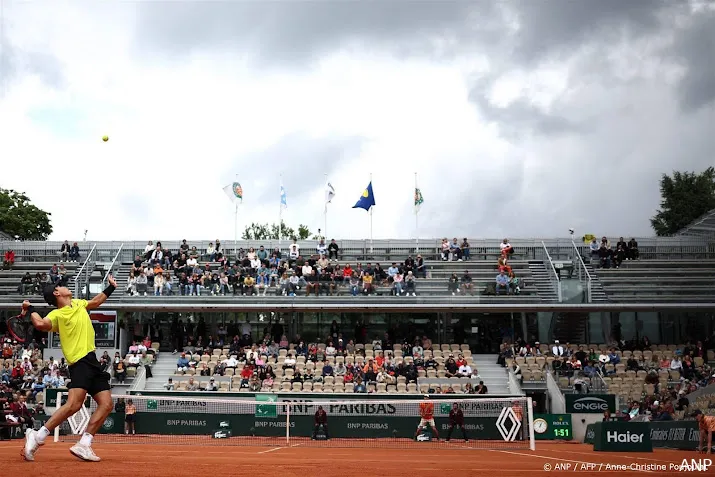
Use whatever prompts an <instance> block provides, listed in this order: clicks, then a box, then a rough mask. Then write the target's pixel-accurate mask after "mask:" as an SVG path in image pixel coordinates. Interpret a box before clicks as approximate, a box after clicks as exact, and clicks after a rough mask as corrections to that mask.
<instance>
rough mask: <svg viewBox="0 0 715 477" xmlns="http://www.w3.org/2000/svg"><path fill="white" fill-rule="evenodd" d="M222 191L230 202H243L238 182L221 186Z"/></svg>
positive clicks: (241, 189) (241, 190)
mask: <svg viewBox="0 0 715 477" xmlns="http://www.w3.org/2000/svg"><path fill="white" fill-rule="evenodd" d="M223 191H224V192H225V193H226V195H227V196H228V198H229V199H231V201H232V202H243V188H242V187H241V184H240V183H238V182H234V183H233V184H229V185H227V186H226V187H224V188H223Z"/></svg>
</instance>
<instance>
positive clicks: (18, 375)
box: [12, 366, 25, 379]
mask: <svg viewBox="0 0 715 477" xmlns="http://www.w3.org/2000/svg"><path fill="white" fill-rule="evenodd" d="M23 376H25V370H24V369H22V367H19V368H18V367H17V366H15V367H14V368H12V379H22V378H23Z"/></svg>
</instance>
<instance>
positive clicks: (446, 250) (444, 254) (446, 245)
mask: <svg viewBox="0 0 715 477" xmlns="http://www.w3.org/2000/svg"><path fill="white" fill-rule="evenodd" d="M440 248H441V252H442V260H443V261H445V262H446V261H447V260H449V240H447V239H446V238H443V239H442V245H441V246H440Z"/></svg>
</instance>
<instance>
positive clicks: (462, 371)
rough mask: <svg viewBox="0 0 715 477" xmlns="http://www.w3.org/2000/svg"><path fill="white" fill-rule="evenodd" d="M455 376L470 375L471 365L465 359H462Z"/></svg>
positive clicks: (463, 376)
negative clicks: (462, 361)
mask: <svg viewBox="0 0 715 477" xmlns="http://www.w3.org/2000/svg"><path fill="white" fill-rule="evenodd" d="M457 377H458V378H467V379H469V378H471V377H472V367H471V366H469V364H467V362H466V361H464V363H463V364H462V365H461V366H460V367H459V369H458V370H457Z"/></svg>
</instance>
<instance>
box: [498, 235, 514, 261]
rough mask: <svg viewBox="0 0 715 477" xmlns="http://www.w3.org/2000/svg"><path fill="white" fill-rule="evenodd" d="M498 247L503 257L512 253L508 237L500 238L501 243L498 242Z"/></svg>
mask: <svg viewBox="0 0 715 477" xmlns="http://www.w3.org/2000/svg"><path fill="white" fill-rule="evenodd" d="M499 248H500V249H501V254H502V255H503V256H505V257H508V256H509V255H511V254H513V253H514V247H512V246H511V244H510V243H509V240H508V239H504V240H502V243H501V244H499Z"/></svg>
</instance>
